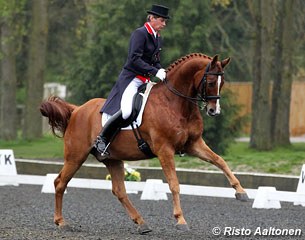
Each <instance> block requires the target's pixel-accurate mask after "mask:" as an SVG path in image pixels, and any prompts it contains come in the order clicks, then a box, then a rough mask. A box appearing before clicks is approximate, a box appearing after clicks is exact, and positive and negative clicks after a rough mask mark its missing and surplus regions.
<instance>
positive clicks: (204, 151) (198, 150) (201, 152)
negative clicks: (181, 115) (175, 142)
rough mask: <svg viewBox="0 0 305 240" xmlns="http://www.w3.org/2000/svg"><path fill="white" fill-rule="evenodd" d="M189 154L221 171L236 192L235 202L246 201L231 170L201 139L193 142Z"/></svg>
mask: <svg viewBox="0 0 305 240" xmlns="http://www.w3.org/2000/svg"><path fill="white" fill-rule="evenodd" d="M187 152H188V153H189V154H191V155H193V156H196V157H199V158H200V159H202V160H204V161H207V162H210V163H212V164H213V165H215V166H216V167H218V168H219V169H221V170H222V171H223V173H224V174H225V176H226V177H227V179H228V180H229V182H230V185H231V186H232V187H233V188H234V189H235V190H236V193H235V197H236V199H237V200H241V201H248V200H249V198H248V195H247V193H246V191H245V190H244V189H243V187H242V186H241V184H240V182H239V180H238V179H237V178H236V177H235V175H234V174H233V173H232V171H231V169H230V168H229V166H228V164H227V163H226V162H225V160H224V159H223V158H222V157H220V156H219V155H217V154H216V153H214V152H213V151H212V150H211V149H210V148H209V147H208V146H207V145H206V143H205V142H204V140H203V139H199V140H198V141H196V142H194V143H193V144H192V145H191V146H190V147H189V149H188V151H187Z"/></svg>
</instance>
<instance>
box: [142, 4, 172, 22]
mask: <svg viewBox="0 0 305 240" xmlns="http://www.w3.org/2000/svg"><path fill="white" fill-rule="evenodd" d="M168 11H169V8H168V7H165V6H162V5H156V4H153V5H152V7H151V10H148V11H147V13H150V14H153V15H156V16H159V17H163V18H165V19H169V18H170V16H169V15H168Z"/></svg>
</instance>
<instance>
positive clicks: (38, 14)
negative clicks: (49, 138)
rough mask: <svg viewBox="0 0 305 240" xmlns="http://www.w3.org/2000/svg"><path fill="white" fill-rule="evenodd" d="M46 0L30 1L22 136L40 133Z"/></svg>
mask: <svg viewBox="0 0 305 240" xmlns="http://www.w3.org/2000/svg"><path fill="white" fill-rule="evenodd" d="M47 6H48V0H40V1H32V28H31V33H30V39H29V48H30V49H29V57H28V66H27V86H26V89H27V90H26V93H27V94H26V108H25V109H26V110H25V119H24V120H25V122H24V129H23V137H24V138H25V139H33V138H37V137H41V135H42V119H41V115H40V113H39V111H38V107H39V104H40V102H41V101H42V98H43V83H44V70H45V61H46V43H47V35H48V14H47Z"/></svg>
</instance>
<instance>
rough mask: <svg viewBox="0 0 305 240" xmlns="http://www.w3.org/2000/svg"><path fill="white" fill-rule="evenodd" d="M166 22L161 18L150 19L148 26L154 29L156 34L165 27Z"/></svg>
mask: <svg viewBox="0 0 305 240" xmlns="http://www.w3.org/2000/svg"><path fill="white" fill-rule="evenodd" d="M166 20H167V19H165V18H163V17H152V18H151V19H150V25H151V26H152V27H153V28H154V30H155V31H156V32H158V31H160V30H162V29H163V28H164V27H165V26H166Z"/></svg>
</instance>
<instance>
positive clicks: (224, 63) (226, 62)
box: [221, 58, 231, 68]
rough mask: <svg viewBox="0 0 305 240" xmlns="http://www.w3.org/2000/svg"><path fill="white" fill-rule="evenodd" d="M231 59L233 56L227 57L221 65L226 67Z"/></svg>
mask: <svg viewBox="0 0 305 240" xmlns="http://www.w3.org/2000/svg"><path fill="white" fill-rule="evenodd" d="M230 61H231V58H226V59H224V60H222V61H221V67H222V68H224V67H225V66H226V65H228V64H229V62H230Z"/></svg>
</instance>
